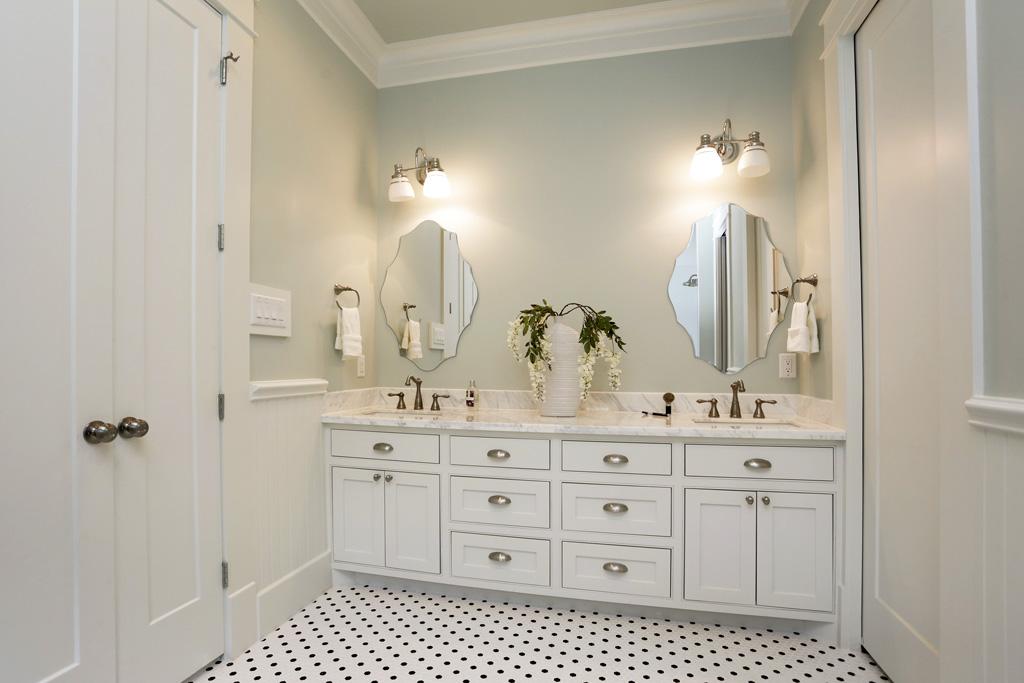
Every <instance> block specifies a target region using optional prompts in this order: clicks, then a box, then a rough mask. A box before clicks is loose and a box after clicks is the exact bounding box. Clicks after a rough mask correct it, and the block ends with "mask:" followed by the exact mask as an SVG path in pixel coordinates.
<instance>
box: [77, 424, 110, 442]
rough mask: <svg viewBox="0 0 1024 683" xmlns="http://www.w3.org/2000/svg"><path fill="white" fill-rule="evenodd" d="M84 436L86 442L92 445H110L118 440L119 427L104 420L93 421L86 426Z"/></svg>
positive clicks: (83, 431)
mask: <svg viewBox="0 0 1024 683" xmlns="http://www.w3.org/2000/svg"><path fill="white" fill-rule="evenodd" d="M82 436H83V437H85V440H86V442H88V443H91V444H97V443H110V442H111V441H113V440H114V439H116V438H117V425H113V424H110V423H109V422H103V421H102V420H93V421H92V422H90V423H89V424H87V425H85V429H84V430H82Z"/></svg>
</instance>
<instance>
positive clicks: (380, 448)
mask: <svg viewBox="0 0 1024 683" xmlns="http://www.w3.org/2000/svg"><path fill="white" fill-rule="evenodd" d="M373 450H375V451H377V452H378V453H390V452H391V451H393V450H395V447H394V446H392V445H391V444H389V443H385V442H383V441H381V442H379V443H375V444H373Z"/></svg>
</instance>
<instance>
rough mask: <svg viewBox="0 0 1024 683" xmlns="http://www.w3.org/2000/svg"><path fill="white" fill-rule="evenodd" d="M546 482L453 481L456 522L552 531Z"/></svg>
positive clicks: (467, 479)
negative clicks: (550, 529) (549, 528)
mask: <svg viewBox="0 0 1024 683" xmlns="http://www.w3.org/2000/svg"><path fill="white" fill-rule="evenodd" d="M549 487H550V484H548V482H546V481H520V480H518V479H482V478H478V477H452V487H451V493H452V495H451V499H452V510H451V512H452V521H453V522H477V523H483V524H507V525H509V526H530V527H541V528H544V529H546V528H548V526H549V520H550V512H549V510H550V509H551V504H550V501H549V494H548V489H549Z"/></svg>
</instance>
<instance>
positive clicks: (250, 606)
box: [224, 581, 259, 659]
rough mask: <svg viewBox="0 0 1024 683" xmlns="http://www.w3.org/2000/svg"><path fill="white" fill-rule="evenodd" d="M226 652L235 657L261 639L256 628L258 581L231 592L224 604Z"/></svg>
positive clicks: (232, 657) (229, 656)
mask: <svg viewBox="0 0 1024 683" xmlns="http://www.w3.org/2000/svg"><path fill="white" fill-rule="evenodd" d="M224 609H225V614H224V622H225V624H227V629H226V634H225V637H224V654H225V656H226V657H227V658H228V659H234V658H235V657H238V656H239V655H241V654H242V653H243V652H245V651H246V650H248V649H249V648H250V647H252V645H253V643H255V642H256V641H257V640H259V632H258V630H257V628H256V582H255V581H252V582H250V583H248V584H246V585H245V586H243V587H242V588H239V589H238V590H237V591H235V592H234V593H229V594H228V597H227V600H226V602H225V605H224Z"/></svg>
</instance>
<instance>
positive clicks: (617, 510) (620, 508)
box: [601, 503, 629, 514]
mask: <svg viewBox="0 0 1024 683" xmlns="http://www.w3.org/2000/svg"><path fill="white" fill-rule="evenodd" d="M601 509H602V510H604V511H605V512H611V513H612V514H621V513H623V512H629V506H628V505H626V504H625V503H605V504H604V505H602V506H601Z"/></svg>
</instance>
